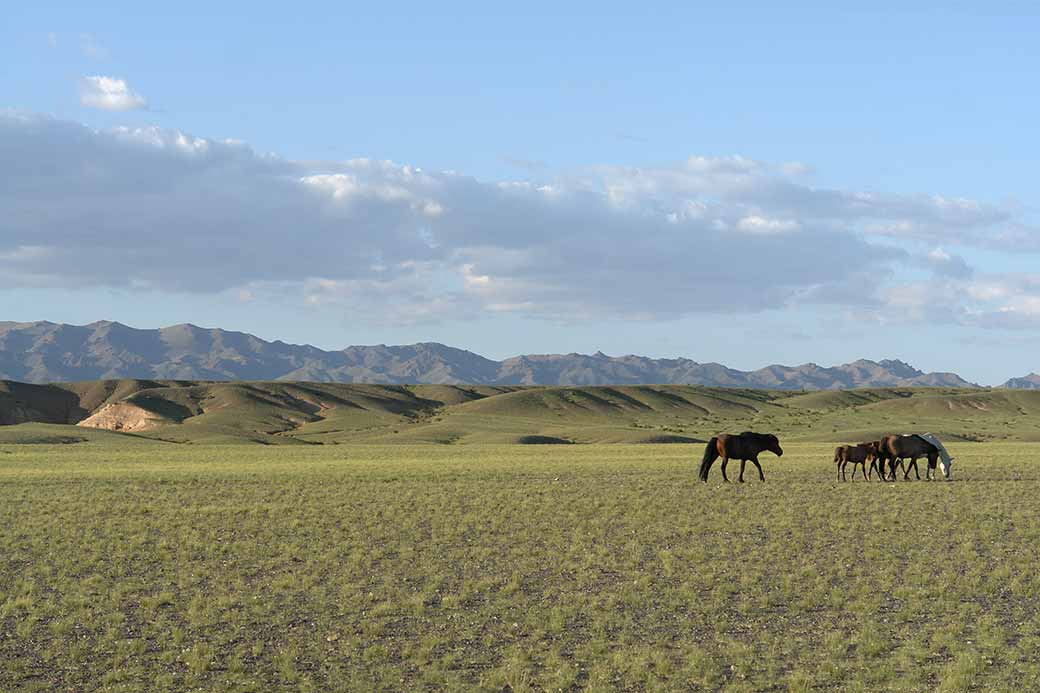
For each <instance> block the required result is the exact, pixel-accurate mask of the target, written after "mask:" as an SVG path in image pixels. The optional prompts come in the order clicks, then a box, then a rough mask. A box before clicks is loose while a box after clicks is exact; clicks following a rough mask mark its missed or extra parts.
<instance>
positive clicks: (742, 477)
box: [738, 460, 747, 483]
mask: <svg viewBox="0 0 1040 693" xmlns="http://www.w3.org/2000/svg"><path fill="white" fill-rule="evenodd" d="M745 464H747V460H741V461H740V477H739V479H738V480H739V481H740V483H744V465H745Z"/></svg>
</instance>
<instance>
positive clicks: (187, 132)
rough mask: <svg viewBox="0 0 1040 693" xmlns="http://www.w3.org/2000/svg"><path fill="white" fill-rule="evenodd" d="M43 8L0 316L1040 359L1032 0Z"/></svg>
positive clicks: (752, 357) (21, 78)
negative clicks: (1039, 356)
mask: <svg viewBox="0 0 1040 693" xmlns="http://www.w3.org/2000/svg"><path fill="white" fill-rule="evenodd" d="M47 4H48V7H46V8H42V7H36V6H30V5H29V4H28V3H21V4H20V6H15V7H11V8H6V9H5V20H4V22H3V23H2V24H0V65H3V66H4V67H3V68H0V319H4V320H17V321H29V320H51V321H55V322H70V323H75V324H85V323H89V322H93V321H95V320H101V319H106V320H118V321H120V322H123V323H126V324H129V325H132V326H134V327H142V328H152V327H160V326H164V325H170V324H175V323H181V322H191V323H194V324H198V325H202V326H207V327H222V328H225V329H232V330H241V331H245V332H250V333H252V334H256V335H258V336H260V337H263V338H265V339H281V340H283V341H287V342H294V343H309V344H314V345H316V346H319V347H322V348H327V349H333V348H343V347H345V346H347V345H351V344H376V343H386V344H401V343H413V342H417V341H438V342H443V343H446V344H450V345H452V346H457V347H461V348H466V349H469V350H471V351H475V352H477V353H480V354H482V355H485V356H488V357H490V358H503V357H507V356H512V355H516V354H519V353H556V352H564V353H566V352H572V351H576V352H581V353H591V352H595V351H603V352H605V353H608V354H611V355H621V354H628V353H636V354H643V355H648V356H654V357H677V356H683V357H687V358H691V359H694V360H697V361H702V362H706V361H719V362H722V363H725V364H726V365H729V366H731V367H735V368H743V369H751V368H758V367H761V366H764V365H767V364H771V363H784V364H799V363H804V362H815V363H819V364H822V365H834V364H838V363H843V362H848V361H852V360H855V359H857V358H872V359H882V358H898V359H902V360H905V361H908V362H910V363H911V364H913V365H915V366H917V367H919V368H921V369H923V370H927V371H932V370H938V371H955V372H957V373H959V374H960V375H962V376H964V377H966V378H968V379H969V380H973V381H975V382H979V383H982V384H999V383H1001V382H1003V381H1004V380H1006V379H1007V378H1010V377H1014V376H1020V375H1024V374H1026V373H1028V372H1030V371H1040V363H1038V362H1037V361H1038V359H1037V357H1036V356H1035V354H1036V353H1037V348H1038V347H1040V269H1038V268H1040V266H1038V261H1040V214H1038V209H1040V199H1038V189H1037V180H1038V178H1037V176H1036V173H1035V166H1036V162H1037V160H1038V158H1040V157H1038V154H1040V151H1038V150H1040V144H1038V140H1037V138H1036V133H1035V124H1036V123H1037V122H1040V96H1038V94H1037V90H1036V89H1035V84H1034V82H1035V75H1036V74H1037V73H1038V71H1040V59H1038V58H1040V44H1038V43H1037V41H1036V40H1035V37H1036V35H1037V33H1038V31H1040V6H1038V5H1036V4H1035V3H1027V2H1018V3H1010V2H1008V3H1001V2H986V3H982V2H978V3H950V2H947V3H929V2H919V3H913V7H912V8H907V7H905V5H906V4H907V3H886V2H875V3H869V4H866V3H864V4H860V7H859V8H858V9H852V8H842V7H840V6H838V5H839V3H807V2H803V3H799V2H793V3H782V4H777V3H764V2H763V3H749V2H743V3H742V2H732V3H726V4H725V7H722V6H721V5H722V4H721V3H712V4H711V5H713V6H708V4H707V3H704V4H703V6H698V5H702V4H699V3H685V2H684V3H663V2H662V3H643V4H632V3H624V4H622V3H604V2H597V3H580V2H574V3H566V7H565V8H561V7H559V5H561V3H540V2H528V3H523V4H520V5H510V6H509V7H508V8H505V7H495V5H499V4H500V3H451V2H445V3H397V4H394V5H393V6H390V4H389V3H365V4H360V3H358V4H354V3H323V2H311V3H297V4H296V5H293V6H292V7H291V8H288V7H287V6H285V5H275V4H272V5H271V6H270V7H269V8H258V7H256V5H257V4H258V3H244V2H242V3H239V2H224V3H213V2H208V3H197V2H190V1H188V2H181V3H176V4H166V5H164V6H161V7H147V11H144V10H142V6H141V5H140V4H139V3H106V2H95V3H89V4H83V3H66V4H63V3H47ZM715 5H717V6H715Z"/></svg>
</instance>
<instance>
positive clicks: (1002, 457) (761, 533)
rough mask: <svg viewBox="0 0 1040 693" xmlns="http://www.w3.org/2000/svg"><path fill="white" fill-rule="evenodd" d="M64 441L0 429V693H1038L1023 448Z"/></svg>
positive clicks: (1032, 516) (1031, 510)
mask: <svg viewBox="0 0 1040 693" xmlns="http://www.w3.org/2000/svg"><path fill="white" fill-rule="evenodd" d="M68 430H69V427H61V426H58V427H46V426H39V425H31V426H18V427H7V428H6V429H0V434H4V435H6V437H4V435H0V663H2V665H0V690H5V691H6V690H48V691H49V690H91V689H95V688H99V687H100V688H105V689H109V690H127V691H140V690H184V689H189V688H192V689H204V690H228V691H258V690H271V689H274V688H276V687H282V688H287V689H293V690H329V689H332V690H345V689H353V690H388V689H412V690H414V689H422V688H427V689H441V688H483V689H488V690H492V689H494V690H503V689H504V688H505V687H509V688H511V689H512V690H530V689H550V688H551V689H554V690H555V689H562V690H577V689H586V688H587V689H592V690H612V689H627V690H660V689H708V690H717V689H726V690H735V691H737V690H787V689H789V690H809V689H816V690H832V689H838V688H840V689H845V690H871V691H874V690H926V689H935V688H938V689H940V690H973V689H974V690H1029V689H1033V690H1035V689H1037V688H1038V687H1040V656H1038V654H1037V653H1038V652H1040V611H1038V603H1037V600H1036V595H1037V594H1040V575H1038V566H1040V560H1038V559H1040V556H1038V553H1040V519H1038V517H1037V514H1036V510H1035V508H1036V498H1037V497H1038V495H1040V459H1038V458H1040V446H1037V445H1033V444H1028V443H984V444H978V443H954V444H951V446H950V447H951V451H952V452H953V454H954V455H955V456H956V458H957V462H956V463H955V467H954V470H955V471H954V474H955V480H954V481H953V482H950V483H938V482H937V483H924V482H920V483H903V482H900V483H896V484H881V483H874V484H868V483H861V482H859V483H855V484H853V483H845V484H839V483H836V482H834V481H833V480H832V478H833V468H832V465H831V464H830V462H829V458H830V451H831V447H832V446H830V445H827V444H823V443H790V442H788V443H787V444H786V445H785V448H786V449H787V454H785V456H784V457H783V458H782V459H780V460H775V459H773V458H770V459H769V460H768V462H767V463H766V464H765V471H766V476H767V482H766V483H765V484H758V483H749V484H744V485H739V484H731V485H722V484H720V483H717V482H718V477H717V472H716V476H713V479H712V483H710V484H707V485H704V484H700V483H697V482H695V480H694V479H695V465H694V463H693V460H692V458H693V457H694V456H695V455H697V454H698V453H699V452H700V447H701V446H694V445H622V444H618V445H571V446H562V445H552V446H522V445H462V446H446V445H440V446H438V445H402V444H396V445H336V446H329V445H326V446H310V445H295V446H288V447H270V446H255V445H254V446H249V445H203V444H193V445H175V444H169V443H161V442H155V441H152V440H148V439H145V438H136V437H129V436H124V435H117V434H113V433H109V432H106V431H93V430H85V429H72V430H73V432H74V433H78V434H80V435H81V436H82V437H83V438H84V439H85V440H82V441H81V442H71V441H68V440H66V441H65V444H46V443H41V442H40V441H46V440H52V441H54V442H55V443H57V438H54V437H53V436H63V435H67V431H68ZM48 436H52V437H51V438H48Z"/></svg>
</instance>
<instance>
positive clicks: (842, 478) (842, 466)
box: [838, 460, 848, 481]
mask: <svg viewBox="0 0 1040 693" xmlns="http://www.w3.org/2000/svg"><path fill="white" fill-rule="evenodd" d="M847 464H848V462H847V461H846V460H842V461H841V462H840V463H839V464H838V469H840V470H841V480H842V481H847V479H846V478H845V465H847Z"/></svg>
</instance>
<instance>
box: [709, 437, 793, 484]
mask: <svg viewBox="0 0 1040 693" xmlns="http://www.w3.org/2000/svg"><path fill="white" fill-rule="evenodd" d="M763 450H768V451H769V452H771V453H773V454H775V455H776V456H777V457H780V456H781V455H783V454H784V451H783V450H782V449H781V448H780V441H779V440H777V438H776V436H774V435H773V434H771V433H752V432H751V431H745V432H743V433H741V434H739V435H733V434H731V433H722V434H720V435H718V436H716V437H714V438H712V439H711V440H709V441H708V445H707V447H706V448H704V457H703V458H702V459H701V468H700V472H699V476H700V479H701V481H703V482H705V483H707V482H708V470H709V469H711V465H712V464H713V463H714V462H715V460H717V459H718V458H720V457H721V458H722V478H723V479H724V480H726V481H729V477H727V476H726V463H727V462H729V461H730V459H734V460H740V483H744V465H745V464H746V463H747V462H748V461H750V462H751V463H752V464H754V465H755V466H756V467H758V478H759V479H761V480H762V481H765V480H766V475H765V474H763V473H762V465H760V464H759V463H758V453H760V452H762V451H763Z"/></svg>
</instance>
